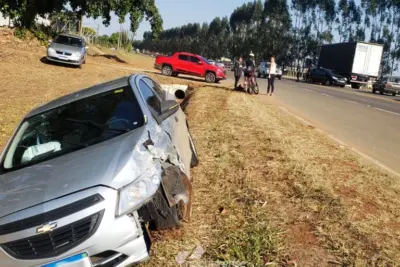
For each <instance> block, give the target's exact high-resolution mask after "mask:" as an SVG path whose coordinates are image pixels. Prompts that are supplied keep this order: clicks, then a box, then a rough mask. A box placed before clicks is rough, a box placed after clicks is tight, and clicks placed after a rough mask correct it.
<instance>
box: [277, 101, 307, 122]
mask: <svg viewBox="0 0 400 267" xmlns="http://www.w3.org/2000/svg"><path fill="white" fill-rule="evenodd" d="M279 108H280V109H281V110H283V111H284V112H286V113H287V114H289V115H291V116H293V117H295V118H296V119H298V120H299V121H301V122H302V123H304V124H305V125H307V126H313V125H312V124H311V123H309V122H308V121H306V120H305V119H303V118H301V117H299V116H297V115H295V114H294V113H292V112H290V111H289V110H287V109H286V108H284V107H282V106H279Z"/></svg>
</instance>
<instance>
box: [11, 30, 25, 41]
mask: <svg viewBox="0 0 400 267" xmlns="http://www.w3.org/2000/svg"><path fill="white" fill-rule="evenodd" d="M27 32H28V30H27V29H25V28H17V29H16V30H15V33H14V35H15V37H17V38H18V39H21V40H25V39H26V35H27Z"/></svg>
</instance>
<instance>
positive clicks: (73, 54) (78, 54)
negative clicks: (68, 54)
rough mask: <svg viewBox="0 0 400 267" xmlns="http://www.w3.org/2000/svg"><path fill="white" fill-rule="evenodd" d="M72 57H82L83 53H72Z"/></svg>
mask: <svg viewBox="0 0 400 267" xmlns="http://www.w3.org/2000/svg"><path fill="white" fill-rule="evenodd" d="M72 56H74V57H80V56H81V53H80V52H73V53H72Z"/></svg>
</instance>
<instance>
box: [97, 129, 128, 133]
mask: <svg viewBox="0 0 400 267" xmlns="http://www.w3.org/2000/svg"><path fill="white" fill-rule="evenodd" d="M103 130H104V131H114V132H120V133H127V132H130V131H132V130H130V129H116V128H105V129H103Z"/></svg>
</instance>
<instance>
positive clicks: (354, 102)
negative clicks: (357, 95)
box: [344, 99, 358, 104]
mask: <svg viewBox="0 0 400 267" xmlns="http://www.w3.org/2000/svg"><path fill="white" fill-rule="evenodd" d="M344 101H346V102H350V103H353V104H358V102H356V101H351V100H347V99H345V100H344Z"/></svg>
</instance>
